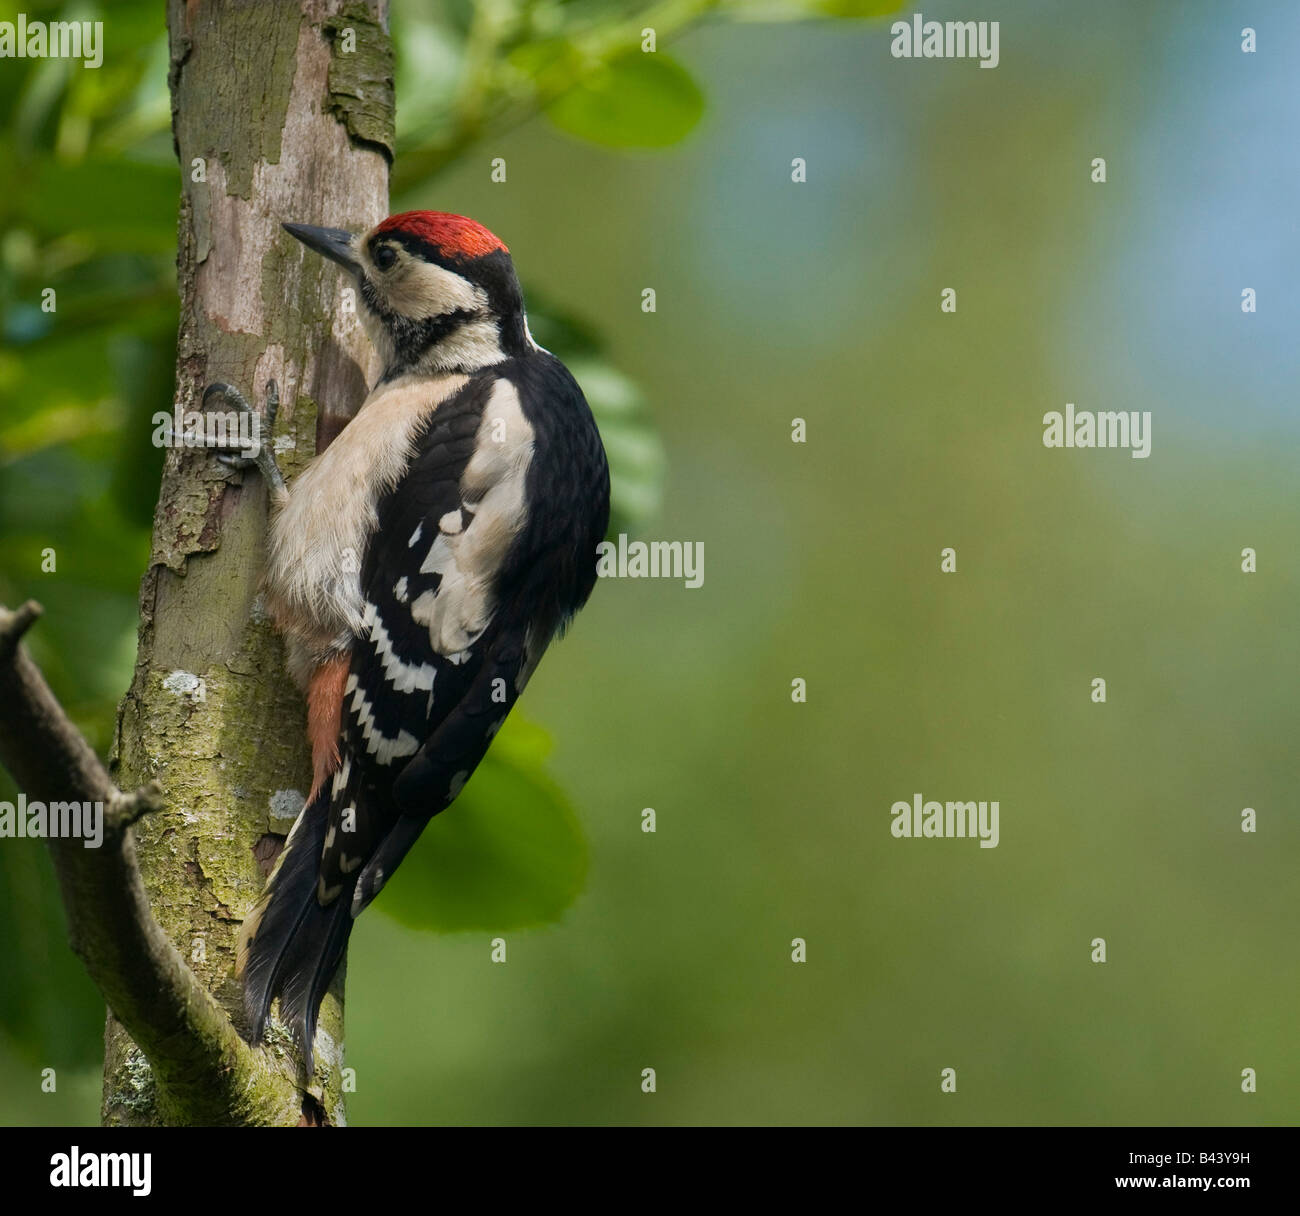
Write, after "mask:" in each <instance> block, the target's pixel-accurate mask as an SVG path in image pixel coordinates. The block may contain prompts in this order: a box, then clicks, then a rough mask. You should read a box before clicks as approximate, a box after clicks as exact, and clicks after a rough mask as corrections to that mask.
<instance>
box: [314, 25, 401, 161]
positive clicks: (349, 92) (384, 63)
mask: <svg viewBox="0 0 1300 1216" xmlns="http://www.w3.org/2000/svg"><path fill="white" fill-rule="evenodd" d="M322 28H323V31H324V33H325V36H326V37H327V38H328V39H329V40H330V69H329V79H328V82H327V85H326V89H327V96H326V108H327V109H328V110H329V111H330V113H332V114H334V115H335V116H336V117H337V118H338V120H339V121H340V122H341V123H342V124H343V125H344V126H345V127H346V128H347V130H348V135H349V136H350V137H351V138H352V141H353V142H354V143H359V144H364V145H367V146H369V147H373V148H377V149H378V150H379V151H381V152H382V153H383V154H384V155H385V156H386V157H387V158H388V160H389V163H390V164H391V163H392V159H393V140H394V138H395V134H396V132H395V127H394V119H393V114H394V100H393V42H392V39H391V38H389V36H388V31H387V30H386V29H384V27H383V26H382V25H381V24H380V23H379V22H378V21H376V20H375V17H374V15H373V14H372V13H371V12H369V11H368V10H367V8H366V6H365V5H363V4H349V5H347V6H346V7H345V8H344V9H342V11H341V12H339V13H338V14H337V15H335V16H333V17H330V18H328V19H327V20H326V22H325V24H324V26H323V27H322Z"/></svg>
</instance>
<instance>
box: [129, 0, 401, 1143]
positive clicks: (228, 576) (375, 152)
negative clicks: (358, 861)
mask: <svg viewBox="0 0 1300 1216" xmlns="http://www.w3.org/2000/svg"><path fill="white" fill-rule="evenodd" d="M386 7H387V5H386V0H366V2H365V3H360V2H358V0H347V2H341V0H267V2H263V3H248V2H247V0H224V2H214V0H209V2H206V3H203V4H198V5H196V4H193V3H186V0H169V4H168V26H169V30H170V39H171V87H172V106H173V130H174V134H175V141H176V149H177V155H178V157H179V160H180V165H181V174H182V183H183V187H182V198H181V207H180V224H179V253H178V259H177V275H178V286H179V291H180V297H181V323H180V333H179V338H178V344H177V363H176V401H177V404H178V406H180V407H181V408H182V409H183V410H197V409H199V403H200V400H201V397H202V393H203V389H204V387H205V386H206V385H207V384H209V383H211V382H213V381H217V380H223V381H226V382H228V383H230V384H233V385H236V386H237V387H239V388H240V389H241V391H243V393H244V395H245V396H246V397H247V398H248V399H249V400H250V401H253V402H254V403H255V404H256V405H257V406H258V407H259V408H262V407H264V403H265V387H266V384H267V382H268V381H270V380H274V381H276V383H277V384H278V386H279V391H280V397H281V409H280V416H279V420H278V422H277V424H276V433H275V435H274V436H273V437H264V440H265V441H273V442H274V444H275V447H276V450H277V453H278V458H279V460H280V464H281V467H282V468H283V469H284V471H285V473H286V475H288V476H290V477H292V474H293V473H294V472H295V471H296V470H297V469H299V468H301V466H302V465H303V463H305V462H306V460H308V459H309V458H310V457H311V455H312V454H313V453H314V452H315V451H316V450H317V448H318V446H321V445H322V444H323V443H324V442H326V441H328V438H329V437H330V436H331V435H332V434H334V433H336V432H337V430H338V428H339V427H340V426H341V425H342V424H343V422H345V421H346V418H347V417H348V416H350V414H351V413H352V412H353V411H355V409H356V407H357V406H358V405H359V404H360V402H361V400H362V398H363V397H364V394H365V390H366V384H367V382H368V380H369V378H370V376H369V374H368V373H369V371H370V368H369V366H368V360H369V357H370V355H369V351H368V348H367V347H366V344H365V340H364V338H363V337H362V335H361V332H360V329H359V327H358V326H357V325H356V324H355V320H354V314H353V313H352V312H351V311H350V310H349V309H347V308H346V307H345V306H343V301H342V298H341V291H342V290H343V285H342V284H341V282H340V279H339V276H338V274H337V273H336V272H333V271H332V269H331V268H328V267H327V266H326V264H325V263H324V262H323V260H322V259H319V258H315V257H312V256H311V255H310V254H306V253H305V251H302V250H301V249H300V247H298V246H297V245H296V244H295V243H294V242H293V240H292V238H290V237H289V236H288V235H287V234H286V233H284V232H282V231H281V229H280V224H281V222H283V221H289V220H292V221H299V222H305V223H314V224H327V225H330V226H335V227H350V228H354V229H355V228H363V227H368V226H370V225H372V224H374V223H375V222H376V221H377V220H378V219H379V218H381V217H382V216H383V215H384V214H385V213H386V210H387V206H386V205H387V192H388V158H389V156H390V155H391V131H392V84H391V80H389V81H388V82H387V91H386V92H384V91H383V89H382V88H379V87H377V86H376V85H375V84H373V83H372V82H374V81H375V78H376V77H377V76H378V77H382V75H383V71H384V65H389V70H390V71H391V62H392V58H391V47H390V45H389V42H388V35H387V32H386V25H387V12H386ZM346 30H351V31H352V34H351V35H350V36H347V35H345V33H344V31H346ZM349 47H354V48H355V49H349ZM352 55H356V56H357V57H358V58H357V59H356V60H355V63H356V65H357V66H358V67H359V68H360V70H359V71H356V70H351V66H350V63H349V64H348V65H341V64H340V63H339V62H338V61H339V60H340V59H341V58H342V57H344V56H352ZM359 82H360V83H359ZM380 83H382V82H380ZM358 91H360V92H362V93H363V94H365V96H364V97H363V98H361V99H360V101H364V103H365V104H364V122H359V121H358V119H357V117H356V116H357V114H358V113H361V112H362V111H360V110H359V109H358V106H359V104H360V102H359V99H358V98H357V97H356V93H357V92H358ZM336 93H337V94H338V96H336ZM223 408H224V407H223ZM266 523H267V495H266V489H265V487H264V486H263V484H262V482H261V480H260V478H259V477H258V476H257V475H256V473H255V472H251V471H250V472H248V473H243V474H241V473H234V472H231V471H230V470H228V469H227V468H226V467H225V466H223V465H222V464H220V463H218V462H217V461H216V460H215V459H214V456H213V454H212V453H210V452H208V451H205V450H203V449H195V448H190V449H186V448H183V447H179V446H177V447H173V448H171V449H169V450H168V452H167V457H166V462H165V467H164V471H163V480H162V487H161V492H160V495H159V500H158V507H157V512H156V514H155V518H154V535H153V551H152V555H151V558H150V566H149V569H148V571H147V573H146V574H145V576H144V580H143V584H142V587H141V592H140V635H139V651H138V655H137V661H136V670H135V677H134V680H133V682H132V685H131V689H130V691H129V692H128V693H127V696H126V698H125V699H124V701H123V702H122V705H121V708H120V710H119V715H118V731H117V740H116V745H115V747H114V755H113V760H112V772H113V776H114V779H115V781H116V782H117V783H118V784H119V785H120V786H122V787H123V788H128V789H129V788H134V787H135V786H138V785H141V784H143V783H144V782H146V781H148V780H157V781H159V782H161V784H162V786H163V789H164V792H165V796H166V809H165V810H163V811H162V812H160V813H157V814H154V815H151V816H148V817H147V818H146V819H144V820H142V821H140V822H139V823H138V824H137V825H136V828H135V834H136V847H137V851H138V856H139V864H140V869H141V872H142V876H143V879H144V884H145V889H146V891H147V893H148V896H149V902H150V906H151V908H152V910H153V913H154V915H155V917H156V918H157V919H158V921H159V922H160V924H161V925H162V927H163V929H164V930H165V931H166V933H167V935H168V936H169V937H170V939H171V941H172V942H173V943H174V944H175V945H176V947H177V949H178V950H179V951H180V953H181V955H182V957H183V958H185V959H186V960H187V961H188V962H189V965H190V967H191V968H192V969H193V971H194V972H195V974H196V975H198V977H199V978H200V979H201V981H202V982H203V984H204V985H205V986H206V987H207V989H208V990H209V991H210V992H211V993H212V994H213V995H214V997H215V998H216V1000H217V1002H218V1003H219V1005H220V1006H221V1007H222V1008H223V1009H224V1010H225V1011H226V1012H227V1014H228V1015H229V1016H230V1018H231V1019H232V1020H233V1021H234V1022H235V1023H236V1025H238V1024H239V1021H240V1012H239V992H238V985H237V983H236V981H235V978H234V951H235V940H236V936H237V934H238V930H239V925H240V922H241V920H242V918H243V916H244V915H245V914H246V912H247V911H248V909H249V908H250V906H251V905H252V903H253V901H254V900H255V899H256V898H257V895H258V894H259V893H260V891H261V889H262V886H263V883H264V882H265V871H266V868H267V862H268V852H269V850H270V849H271V847H272V844H273V842H272V841H271V840H269V839H268V837H269V836H272V835H274V834H283V833H284V832H285V831H287V828H288V826H289V824H290V823H291V822H292V816H293V813H294V812H295V810H296V808H297V806H298V805H300V804H301V800H302V795H303V793H304V792H305V790H306V789H307V786H308V784H309V763H308V755H307V748H306V743H305V738H304V729H303V728H304V712H303V705H302V700H301V696H300V694H299V692H298V690H297V689H296V688H295V687H294V686H293V685H292V683H291V682H290V681H289V679H288V677H287V676H286V674H285V670H284V661H283V654H282V651H281V646H280V642H279V639H278V638H277V636H276V634H275V632H274V631H273V629H272V628H271V626H270V623H269V622H268V621H267V620H266V619H265V616H264V614H263V613H262V612H261V610H260V602H259V597H258V581H259V577H260V574H261V567H262V558H263V546H264V536H265V530H266ZM342 1043H343V1008H342V981H341V977H340V980H339V981H337V982H336V984H335V987H334V990H333V991H332V993H331V995H330V997H329V998H328V999H327V1001H326V1004H325V1007H324V1009H323V1010H322V1015H321V1037H320V1038H319V1039H318V1041H317V1053H316V1055H317V1061H318V1063H317V1076H316V1078H315V1081H314V1083H313V1084H312V1086H311V1088H310V1092H309V1093H308V1092H303V1091H302V1090H301V1089H300V1088H299V1082H298V1081H297V1080H295V1077H297V1076H300V1062H299V1061H298V1060H297V1058H296V1051H295V1049H294V1047H293V1045H292V1044H291V1043H289V1042H288V1040H287V1038H285V1037H284V1036H283V1035H281V1034H278V1033H276V1032H275V1031H274V1029H273V1032H272V1034H271V1035H270V1036H269V1038H268V1045H267V1047H266V1049H265V1055H266V1057H267V1061H266V1062H267V1067H266V1069H265V1070H264V1072H263V1074H262V1075H261V1076H260V1077H259V1081H258V1084H259V1085H264V1086H265V1088H266V1091H267V1092H266V1093H264V1094H260V1095H256V1096H255V1099H254V1100H252V1101H250V1102H249V1103H247V1105H246V1106H244V1107H243V1109H240V1110H231V1111H228V1112H225V1113H224V1117H223V1112H222V1111H220V1110H215V1111H214V1110H212V1109H210V1108H205V1107H204V1105H203V1103H202V1102H191V1101H188V1100H187V1097H186V1095H185V1094H177V1093H175V1092H173V1093H168V1094H160V1093H159V1086H158V1085H157V1084H156V1083H155V1078H154V1077H153V1075H152V1073H151V1069H150V1066H149V1062H148V1060H147V1058H146V1057H145V1055H144V1053H142V1052H141V1051H140V1050H139V1048H137V1047H136V1046H135V1044H134V1043H132V1041H131V1039H130V1038H129V1036H128V1035H127V1034H126V1032H125V1030H124V1029H123V1028H122V1027H121V1026H120V1025H119V1024H118V1023H117V1022H116V1021H115V1020H114V1019H113V1018H112V1017H111V1016H110V1017H109V1021H108V1028H107V1035H106V1052H105V1070H104V1103H103V1119H104V1122H105V1123H110V1124H136V1125H138V1124H157V1123H169V1122H187V1121H195V1120H196V1112H199V1111H202V1112H203V1113H202V1116H201V1118H202V1121H204V1122H234V1123H239V1122H277V1123H299V1122H319V1121H325V1122H329V1123H332V1124H340V1123H342V1122H343V1121H344V1118H343V1100H342V1085H341V1068H342ZM203 1083H204V1082H203V1078H201V1077H196V1078H195V1079H194V1084H195V1085H196V1086H202V1085H203ZM173 1089H174V1087H173Z"/></svg>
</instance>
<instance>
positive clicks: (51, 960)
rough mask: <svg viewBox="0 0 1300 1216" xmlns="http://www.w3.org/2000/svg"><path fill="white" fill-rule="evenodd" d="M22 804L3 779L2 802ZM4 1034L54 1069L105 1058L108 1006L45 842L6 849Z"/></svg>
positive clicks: (9, 844) (0, 921) (16, 843)
mask: <svg viewBox="0 0 1300 1216" xmlns="http://www.w3.org/2000/svg"><path fill="white" fill-rule="evenodd" d="M16 798H17V793H16V791H15V790H14V788H13V786H12V784H11V783H10V782H9V781H8V780H7V779H4V778H0V799H4V800H5V801H8V802H10V803H12V802H14V801H15V800H16ZM0 951H3V957H4V960H5V981H4V983H3V984H0V1029H3V1030H4V1032H5V1034H6V1036H7V1037H8V1039H9V1040H10V1042H11V1043H12V1044H13V1045H14V1046H15V1047H16V1048H17V1049H18V1051H19V1052H20V1053H21V1054H22V1056H23V1058H24V1059H26V1060H28V1061H30V1062H32V1063H37V1064H40V1065H41V1066H42V1067H53V1068H59V1069H62V1068H85V1067H87V1066H89V1065H91V1064H93V1063H94V1062H95V1060H96V1059H102V1058H103V1051H104V1048H103V1042H104V1003H103V1001H102V1000H101V999H100V996H99V993H98V992H96V990H95V986H94V985H93V984H92V983H91V982H90V979H89V977H88V976H87V975H86V972H85V970H84V968H83V967H82V965H81V963H80V961H79V960H78V959H77V957H76V955H74V954H73V953H72V951H71V950H69V949H68V936H67V928H66V926H65V921H64V917H63V908H62V905H61V904H60V902H59V894H58V884H57V883H56V882H55V879H54V870H53V867H52V866H51V865H50V859H49V856H48V854H47V853H46V851H45V846H44V844H43V843H42V842H41V841H39V840H6V841H4V848H3V849H0Z"/></svg>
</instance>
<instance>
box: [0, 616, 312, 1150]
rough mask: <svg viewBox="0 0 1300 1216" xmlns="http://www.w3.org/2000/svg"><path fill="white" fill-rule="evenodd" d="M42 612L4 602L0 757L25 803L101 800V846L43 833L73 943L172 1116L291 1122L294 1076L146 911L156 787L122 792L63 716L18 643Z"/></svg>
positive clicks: (158, 801) (297, 1108)
mask: <svg viewBox="0 0 1300 1216" xmlns="http://www.w3.org/2000/svg"><path fill="white" fill-rule="evenodd" d="M40 614H41V608H40V606H39V605H38V604H36V603H35V602H32V601H28V602H27V603H26V604H24V605H23V606H22V607H21V608H19V609H18V610H17V611H15V612H10V611H8V610H7V609H5V608H4V607H3V606H0V763H3V764H4V766H5V767H6V768H7V769H8V770H9V772H10V773H12V774H13V777H14V779H15V780H16V781H17V783H18V785H19V786H20V787H21V788H22V789H23V790H24V791H25V793H26V794H27V796H28V798H29V799H31V800H34V801H35V800H39V801H42V802H44V803H45V804H46V805H47V806H48V805H49V804H50V803H52V802H80V803H86V804H96V803H98V804H101V805H102V807H103V824H104V831H103V838H102V841H101V843H100V847H98V848H87V847H86V842H85V841H83V840H81V839H69V838H57V839H56V838H51V839H50V840H49V841H48V844H49V848H50V854H51V856H52V857H53V859H54V869H55V873H56V875H57V876H58V880H59V887H60V890H61V893H62V898H63V906H64V910H65V912H66V914H67V918H68V935H69V938H70V940H71V944H72V948H73V950H74V951H75V952H76V953H77V955H78V956H79V957H80V958H81V960H82V962H83V963H85V966H86V970H87V971H88V972H89V973H90V978H91V979H92V980H93V981H94V982H95V984H96V986H97V987H98V988H99V990H100V992H101V993H103V996H104V1000H105V1001H106V1002H107V1004H108V1006H109V1008H110V1009H112V1011H113V1013H114V1015H115V1016H116V1017H117V1018H118V1020H119V1021H120V1022H121V1023H122V1025H123V1026H125V1027H126V1029H127V1031H128V1032H129V1033H130V1035H131V1037H132V1039H134V1040H135V1042H136V1044H137V1045H138V1046H139V1047H140V1050H141V1051H143V1052H144V1054H145V1057H146V1058H147V1059H148V1061H149V1063H150V1065H151V1067H152V1069H153V1074H154V1077H155V1079H156V1081H157V1083H158V1091H159V1094H158V1096H159V1103H160V1106H161V1107H162V1108H163V1109H164V1110H166V1111H167V1112H168V1114H169V1116H171V1118H170V1119H169V1121H174V1122H178V1123H199V1124H209V1125H214V1124H227V1123H229V1124H248V1123H277V1124H284V1123H290V1124H292V1123H296V1122H297V1121H298V1118H299V1115H300V1112H301V1105H300V1104H301V1096H300V1094H299V1092H298V1090H297V1087H296V1085H295V1084H294V1081H293V1080H292V1078H291V1077H290V1076H288V1075H287V1074H284V1073H282V1072H280V1071H279V1070H278V1069H276V1068H275V1067H274V1066H273V1064H272V1061H271V1057H269V1056H268V1055H266V1054H264V1053H263V1052H261V1051H254V1050H253V1049H252V1048H250V1047H249V1046H248V1045H247V1044H246V1043H245V1042H244V1041H243V1040H242V1039H241V1038H240V1037H239V1035H238V1034H237V1033H236V1031H235V1028H234V1027H233V1026H232V1025H231V1023H230V1020H229V1019H228V1018H227V1017H226V1015H225V1013H224V1012H223V1011H222V1009H221V1008H220V1007H219V1006H218V1005H217V1003H216V1001H214V1000H213V998H212V996H211V995H210V994H209V993H208V991H207V990H206V989H205V988H204V987H203V985H202V984H201V983H200V982H199V980H198V978H197V977H196V976H195V975H194V973H193V972H192V971H191V970H190V968H189V966H188V965H187V964H186V962H185V960H184V959H183V958H182V957H181V955H180V954H179V953H178V951H177V950H176V948H175V947H174V946H173V945H172V943H171V942H170V941H169V940H168V938H167V935H166V934H165V933H164V932H163V930H162V928H161V927H160V926H159V924H158V922H157V921H156V920H155V919H154V917H153V913H152V912H151V911H150V910H149V901H148V898H147V896H146V894H145V889H144V884H143V882H142V881H141V878H140V871H139V867H138V866H137V864H136V854H135V844H134V841H133V839H132V833H131V830H130V827H131V824H132V823H134V822H135V821H136V820H137V819H138V818H140V816H141V815H143V814H146V813H148V812H149V811H151V810H157V809H159V808H160V807H161V806H162V804H163V800H162V790H161V788H160V787H159V786H158V785H157V783H156V782H153V783H150V784H149V785H147V786H145V787H144V788H142V789H139V790H136V791H134V792H129V793H123V792H122V791H121V790H119V789H118V788H117V787H116V785H114V783H113V781H112V780H111V779H110V777H109V775H108V772H107V771H106V770H105V768H104V766H103V765H102V764H101V763H100V761H99V758H98V757H97V756H96V755H95V753H94V752H93V751H92V750H91V748H90V745H89V744H88V743H87V742H86V740H85V739H84V738H83V737H82V735H81V733H80V732H79V731H78V730H77V728H76V727H75V726H73V724H72V723H71V722H70V721H69V720H68V717H67V715H66V714H65V713H64V711H63V708H62V706H60V705H59V703H58V701H57V700H56V699H55V697H54V694H53V693H52V692H51V691H50V688H49V685H48V684H46V682H45V679H44V677H43V676H42V675H41V673H40V670H39V669H38V668H37V666H36V664H35V663H33V662H32V660H31V659H30V658H29V657H28V655H27V653H26V651H25V650H24V649H23V648H22V646H21V645H20V641H21V639H22V636H23V634H24V633H25V632H26V631H27V630H28V629H29V628H30V627H31V626H32V624H33V623H34V622H35V621H36V619H37V618H38V617H39V616H40Z"/></svg>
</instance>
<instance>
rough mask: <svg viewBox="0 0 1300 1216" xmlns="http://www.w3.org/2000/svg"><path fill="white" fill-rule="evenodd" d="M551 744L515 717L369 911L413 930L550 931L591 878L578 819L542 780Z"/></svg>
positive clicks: (547, 779) (541, 732)
mask: <svg viewBox="0 0 1300 1216" xmlns="http://www.w3.org/2000/svg"><path fill="white" fill-rule="evenodd" d="M549 751H550V738H549V736H548V735H547V734H546V732H545V731H544V730H542V728H541V727H538V726H534V725H532V724H531V723H528V722H525V721H522V720H521V719H520V718H518V717H517V716H516V717H511V718H509V719H508V720H507V722H506V725H505V726H504V727H503V728H502V730H501V733H500V735H499V736H498V737H497V739H496V741H495V742H494V743H493V745H492V749H491V751H489V752H488V754H487V757H486V758H485V759H484V761H483V763H482V764H480V765H479V767H478V769H477V771H476V772H475V773H474V776H473V777H471V778H470V780H469V784H468V785H466V787H465V791H464V793H462V794H461V796H460V797H459V798H458V799H456V802H455V804H454V805H453V806H452V807H451V808H450V809H449V810H447V811H446V812H444V813H443V814H441V815H439V816H438V817H437V818H435V819H434V820H433V822H432V823H431V824H430V825H429V826H428V827H427V828H426V829H425V831H424V835H422V836H421V837H420V840H419V842H418V843H417V844H416V846H415V848H414V849H412V850H411V853H410V855H409V856H408V857H407V858H406V860H405V861H404V862H403V863H402V867H401V869H400V870H398V871H397V873H396V874H395V875H394V877H393V879H392V881H391V882H390V883H389V884H388V886H387V887H386V888H385V889H384V893H383V895H382V896H381V897H380V898H379V900H378V901H376V904H375V906H376V907H377V908H380V909H382V910H383V911H384V912H386V913H387V914H388V915H389V916H391V917H393V918H394V919H395V920H397V921H400V922H401V923H402V924H404V925H409V926H410V927H411V928H414V929H432V930H436V931H440V932H452V931H457V930H466V929H482V930H489V931H493V932H499V931H503V930H506V929H519V928H523V927H525V926H529V925H541V924H549V923H551V922H553V921H556V920H558V919H559V917H560V914H561V913H562V912H563V911H564V910H565V909H566V908H567V907H568V906H569V905H570V904H571V903H572V902H573V901H574V899H575V898H576V897H577V895H578V893H579V892H580V891H581V890H582V886H583V883H584V881H585V878H586V874H587V843H586V839H585V838H584V836H583V834H582V829H581V827H580V825H579V823H578V818H577V815H575V814H574V811H573V808H572V807H571V806H570V805H569V803H568V801H567V800H566V799H565V797H564V795H563V794H562V793H561V792H560V789H559V787H558V786H557V785H556V784H555V783H554V782H553V781H552V780H551V779H550V777H549V776H547V774H546V772H545V767H544V761H545V759H546V755H547V753H548V752H549Z"/></svg>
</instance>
